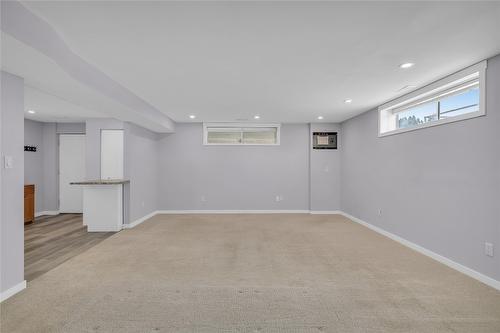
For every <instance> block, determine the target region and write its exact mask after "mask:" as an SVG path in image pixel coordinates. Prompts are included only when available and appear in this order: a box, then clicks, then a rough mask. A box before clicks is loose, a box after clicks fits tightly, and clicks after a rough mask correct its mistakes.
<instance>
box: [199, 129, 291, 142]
mask: <svg viewBox="0 0 500 333" xmlns="http://www.w3.org/2000/svg"><path fill="white" fill-rule="evenodd" d="M209 127H218V128H224V127H227V128H233V129H243V128H263V127H272V128H276V143H243V142H241V143H208V128H209ZM280 134H281V124H263V123H262V124H261V123H203V145H205V146H279V145H280V137H281V135H280Z"/></svg>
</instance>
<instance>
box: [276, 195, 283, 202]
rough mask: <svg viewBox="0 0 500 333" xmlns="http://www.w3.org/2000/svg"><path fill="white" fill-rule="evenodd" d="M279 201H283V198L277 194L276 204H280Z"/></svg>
mask: <svg viewBox="0 0 500 333" xmlns="http://www.w3.org/2000/svg"><path fill="white" fill-rule="evenodd" d="M280 201H283V196H282V195H281V194H278V195H277V196H276V202H280Z"/></svg>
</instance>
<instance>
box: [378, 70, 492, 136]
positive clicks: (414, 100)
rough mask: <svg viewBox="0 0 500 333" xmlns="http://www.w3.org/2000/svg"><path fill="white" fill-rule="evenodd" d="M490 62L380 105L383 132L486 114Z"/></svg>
mask: <svg viewBox="0 0 500 333" xmlns="http://www.w3.org/2000/svg"><path fill="white" fill-rule="evenodd" d="M485 69H486V62H485V61H484V62H482V63H479V64H477V65H474V66H472V67H469V68H466V69H464V70H463V71H460V72H458V73H455V74H453V75H450V76H449V77H446V78H444V79H442V80H439V81H437V82H434V83H432V84H430V85H429V86H427V87H424V88H422V89H418V90H416V91H414V92H413V93H411V94H408V95H405V96H403V97H400V98H398V99H396V100H394V101H392V102H389V103H387V104H385V105H382V106H381V107H379V136H385V135H390V134H396V133H401V132H406V131H411V130H414V129H419V128H425V127H429V126H434V125H440V124H444V123H448V122H453V121H458V120H464V119H469V118H473V117H478V116H482V115H484V114H485V108H484V88H483V87H484V80H485Z"/></svg>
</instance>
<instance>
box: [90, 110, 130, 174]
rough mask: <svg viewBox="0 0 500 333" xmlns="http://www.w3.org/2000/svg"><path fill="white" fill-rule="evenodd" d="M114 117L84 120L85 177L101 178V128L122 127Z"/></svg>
mask: <svg viewBox="0 0 500 333" xmlns="http://www.w3.org/2000/svg"><path fill="white" fill-rule="evenodd" d="M123 128H124V123H123V121H120V120H115V119H89V120H87V121H86V122H85V129H86V135H85V174H86V178H87V179H99V178H101V130H102V129H123Z"/></svg>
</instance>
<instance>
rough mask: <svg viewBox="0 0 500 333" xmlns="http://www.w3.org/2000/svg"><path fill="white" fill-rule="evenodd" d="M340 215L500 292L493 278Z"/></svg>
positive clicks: (348, 216)
mask: <svg viewBox="0 0 500 333" xmlns="http://www.w3.org/2000/svg"><path fill="white" fill-rule="evenodd" d="M340 214H341V215H343V216H345V217H347V218H348V219H350V220H352V221H353V222H356V223H359V224H361V225H363V226H365V227H367V228H369V229H371V230H373V231H375V232H377V233H379V234H381V235H384V236H386V237H388V238H390V239H392V240H394V241H396V242H398V243H400V244H402V245H404V246H407V247H409V248H410V249H412V250H415V251H417V252H419V253H421V254H423V255H426V256H428V257H430V258H432V259H434V260H436V261H438V262H440V263H442V264H444V265H446V266H448V267H450V268H453V269H455V270H457V271H459V272H461V273H463V274H465V275H467V276H469V277H471V278H473V279H476V280H478V281H481V282H482V283H484V284H486V285H488V286H490V287H493V288H495V289H497V290H500V281H497V280H495V279H493V278H490V277H489V276H486V275H484V274H482V273H479V272H477V271H475V270H473V269H472V268H469V267H467V266H464V265H462V264H459V263H457V262H455V261H453V260H451V259H449V258H446V257H444V256H442V255H440V254H437V253H435V252H433V251H431V250H428V249H426V248H424V247H422V246H420V245H418V244H415V243H413V242H410V241H409V240H406V239H404V238H402V237H399V236H397V235H395V234H393V233H390V232H388V231H386V230H384V229H382V228H379V227H376V226H374V225H372V224H370V223H368V222H365V221H363V220H361V219H359V218H357V217H354V216H352V215H349V214H347V213H345V212H342V211H341V212H340Z"/></svg>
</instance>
